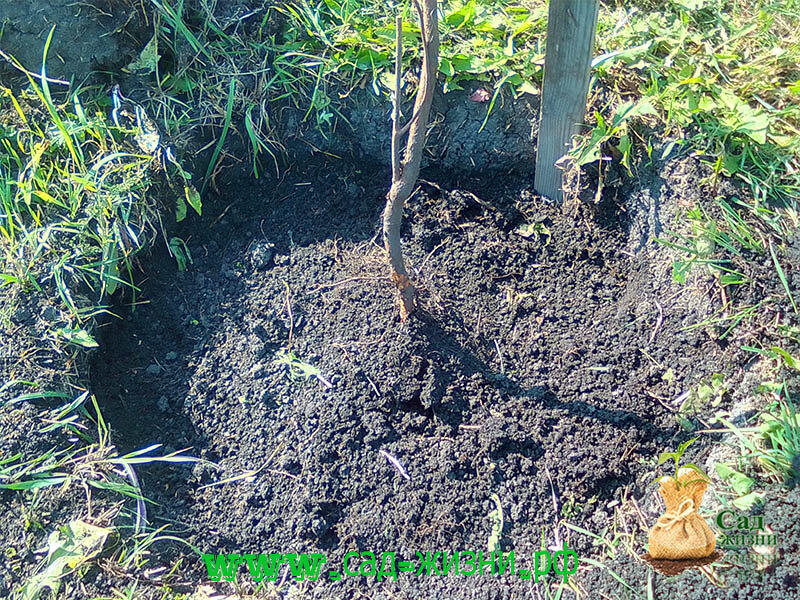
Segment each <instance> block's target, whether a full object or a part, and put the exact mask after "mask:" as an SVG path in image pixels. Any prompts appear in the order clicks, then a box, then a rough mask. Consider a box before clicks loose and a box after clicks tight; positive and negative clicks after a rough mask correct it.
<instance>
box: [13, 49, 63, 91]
mask: <svg viewBox="0 0 800 600" xmlns="http://www.w3.org/2000/svg"><path fill="white" fill-rule="evenodd" d="M0 58H2V59H3V60H5V61H6V62H7V63H8V64H10V65H11V66H12V67H14V68H15V69H16V70H17V71H21V72H22V73H24V74H25V75H27V76H29V77H36V78H37V79H40V80H46V81H47V83H57V84H58V85H65V86H67V87H69V85H70V83H69V81H64V80H63V79H53V78H52V77H43V76H42V75H41V74H40V73H34V72H33V71H28V69H26V68H25V67H23V66H22V65H21V64H20V63H19V61H17V60H16V59H15V58H14V57H13V56H9V55H8V54H6V53H5V52H3V51H2V50H0Z"/></svg>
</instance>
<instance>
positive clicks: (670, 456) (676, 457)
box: [654, 438, 710, 489]
mask: <svg viewBox="0 0 800 600" xmlns="http://www.w3.org/2000/svg"><path fill="white" fill-rule="evenodd" d="M696 441H697V438H692V439H691V440H687V441H685V442H683V443H681V444H680V445H679V446H678V449H677V450H676V451H675V452H662V453H661V454H659V455H658V466H661V465H663V464H664V463H665V462H667V461H669V460H672V461H674V463H675V473H674V474H673V475H671V477H672V478H673V479H674V480H675V483H676V485H677V487H678V489H680V488H681V487H685V486H687V485H689V484H691V483H694V482H696V481H705V482H708V481H710V480H709V478H708V475H706V474H705V471H703V469H701V468H700V467H698V466H697V465H696V464H694V463H683V465H681V464H680V460H681V457H682V456H683V454H684V452H686V449H687V448H688V447H689V446H691V445H692V444H693V443H694V442H696ZM681 468H688V469H692V470H693V471H695V472H696V473H698V474H699V475H700V476H701V477H699V478H698V479H692V480H690V481H686V482H685V483H683V484H681V482H680V480H679V479H678V472H679V471H680V469H681ZM660 480H661V477H659V478H658V479H656V480H655V481H654V483H657V482H658V481H660Z"/></svg>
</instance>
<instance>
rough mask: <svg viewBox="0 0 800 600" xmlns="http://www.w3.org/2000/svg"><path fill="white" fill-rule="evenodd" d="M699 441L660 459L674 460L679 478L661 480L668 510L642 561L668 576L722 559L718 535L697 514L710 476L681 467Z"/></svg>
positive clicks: (660, 461) (694, 468)
mask: <svg viewBox="0 0 800 600" xmlns="http://www.w3.org/2000/svg"><path fill="white" fill-rule="evenodd" d="M696 439H697V438H694V439H692V440H689V441H688V442H684V443H682V444H681V445H680V446H678V450H677V451H675V452H662V453H661V454H660V455H659V457H658V464H659V465H662V464H664V463H665V462H667V461H668V460H673V461H674V462H675V474H674V475H665V476H664V477H661V478H659V479H658V480H657V481H658V484H659V486H658V492H659V493H660V494H661V496H662V497H663V498H664V503H665V504H666V510H665V512H664V514H662V515H661V516H660V517H659V518H658V520H657V521H656V524H655V525H653V527H652V528H651V529H650V533H649V535H648V549H649V552H647V553H646V554H643V555H642V559H643V560H644V561H646V562H647V563H648V564H650V566H652V567H653V568H654V569H656V570H657V571H659V572H661V573H663V574H665V575H678V574H679V573H682V572H683V571H685V570H686V569H690V568H692V567H702V566H705V565H708V564H710V563H712V562H715V561H716V560H718V559H720V558H721V557H722V552H720V551H719V550H716V543H717V541H716V537H715V536H714V533H713V532H712V531H711V528H710V527H709V526H708V523H706V521H705V519H703V517H701V516H700V514H699V513H698V512H697V511H698V509H699V508H700V505H701V504H702V503H703V494H705V493H706V489H707V488H708V484H709V483H710V480H709V478H708V475H706V474H705V473H704V472H703V470H702V469H701V468H700V467H698V466H697V465H695V464H692V463H685V464H684V465H683V466H682V467H681V466H680V464H679V463H680V459H681V456H683V453H684V452H685V451H686V448H688V447H689V445H690V444H691V443H692V442H694V441H695V440H696Z"/></svg>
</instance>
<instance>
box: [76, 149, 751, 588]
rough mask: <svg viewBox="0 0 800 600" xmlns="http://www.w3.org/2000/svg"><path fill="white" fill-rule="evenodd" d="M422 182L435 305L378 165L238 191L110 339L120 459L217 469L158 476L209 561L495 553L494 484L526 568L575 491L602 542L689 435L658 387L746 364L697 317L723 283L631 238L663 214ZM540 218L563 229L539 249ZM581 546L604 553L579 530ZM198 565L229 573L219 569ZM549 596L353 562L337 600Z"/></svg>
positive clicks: (670, 195)
mask: <svg viewBox="0 0 800 600" xmlns="http://www.w3.org/2000/svg"><path fill="white" fill-rule="evenodd" d="M689 166H691V164H690V165H689ZM670 169H672V170H670ZM674 170H675V169H674V165H671V167H670V168H667V169H666V170H665V171H664V173H666V176H667V177H669V176H670V173H671V172H672V171H674ZM683 170H685V167H684V169H683ZM426 177H427V178H429V179H431V180H433V181H438V182H439V184H425V183H424V184H422V186H421V191H420V192H419V193H418V194H417V195H416V196H414V198H413V199H412V201H411V202H410V206H409V207H408V211H407V215H408V218H407V221H406V231H405V243H406V248H407V253H408V259H409V262H410V263H411V265H412V266H413V268H414V272H415V273H416V281H417V282H418V283H419V284H420V286H421V288H422V302H423V309H422V310H421V311H420V313H419V315H418V316H417V317H416V318H412V319H410V320H409V321H407V322H405V323H401V322H399V320H398V316H397V314H398V311H397V307H396V306H395V301H394V295H393V291H392V289H391V286H390V284H389V282H388V279H387V277H386V264H385V259H384V255H383V251H382V249H381V248H380V247H379V246H378V245H377V243H376V241H377V224H378V221H379V215H380V212H381V209H382V204H383V197H384V194H385V190H386V184H387V182H388V178H389V174H388V173H387V172H385V171H384V170H382V169H377V170H372V169H369V168H362V170H360V171H359V170H358V169H356V167H354V166H352V165H350V164H348V163H345V162H342V161H328V162H318V163H315V164H313V165H310V166H308V167H307V168H306V169H304V170H300V171H296V172H291V173H288V174H285V177H284V178H283V180H282V181H281V182H280V183H278V184H277V185H276V186H269V187H264V188H259V187H256V186H254V185H253V186H252V187H244V186H242V185H240V184H239V185H236V186H235V188H232V192H231V195H230V196H226V197H224V198H222V199H220V202H219V205H220V206H226V205H230V209H229V210H227V211H226V213H225V216H224V217H223V218H222V219H221V220H218V222H216V223H215V224H214V225H213V226H212V227H211V230H210V236H211V239H198V240H195V241H190V248H191V252H192V257H193V259H194V264H193V266H192V268H191V269H190V270H189V272H185V273H180V272H177V270H176V268H175V266H174V264H173V263H172V262H165V261H156V269H155V271H154V272H153V275H152V279H150V280H149V281H147V282H145V283H144V288H145V290H146V299H145V302H143V303H142V304H140V305H139V307H138V308H137V310H136V312H135V313H134V314H132V315H130V316H129V317H128V318H127V319H125V321H124V322H122V323H119V324H112V325H110V326H108V327H107V328H106V331H105V335H103V336H102V340H103V343H102V346H103V348H104V351H103V352H102V354H99V355H98V356H97V360H95V363H94V370H93V386H92V387H93V390H94V392H95V393H96V394H97V395H98V397H99V399H100V402H101V406H102V409H103V411H104V416H105V418H106V420H107V421H108V422H109V423H110V425H111V427H112V429H113V430H114V432H115V440H116V442H117V444H118V445H119V446H120V447H121V449H122V450H123V451H127V450H133V449H136V448H139V447H142V446H145V445H149V444H151V443H155V442H162V443H165V444H167V445H168V448H167V449H168V450H172V449H181V448H186V447H191V448H192V451H191V452H192V453H193V454H195V455H197V456H199V457H202V458H203V459H205V460H207V461H211V462H213V463H215V465H217V466H216V467H214V466H210V465H206V464H202V465H196V466H194V467H193V468H192V467H191V466H188V467H182V466H174V465H173V466H170V467H169V468H163V467H152V466H143V467H141V468H140V469H139V475H140V478H141V480H142V482H143V486H144V490H145V493H146V495H147V496H148V497H150V498H152V499H154V500H155V501H156V502H158V506H157V507H154V508H152V509H151V511H150V517H151V519H152V521H153V523H154V524H156V525H160V524H162V523H165V522H167V523H171V524H173V526H175V527H177V528H178V529H179V530H181V531H182V535H183V536H185V537H187V539H189V540H190V541H191V542H192V543H193V544H195V545H196V546H198V547H199V548H200V549H201V550H202V551H203V552H209V553H211V552H283V553H288V552H312V551H320V552H324V553H326V555H327V558H328V565H329V566H330V567H331V568H337V567H338V565H341V561H342V558H343V556H344V554H345V553H346V552H348V551H353V550H358V551H373V552H376V554H377V553H380V552H383V551H390V552H397V555H398V557H402V558H413V556H414V553H415V552H416V551H417V550H419V551H422V552H426V551H428V552H432V551H439V550H475V551H477V550H483V549H485V548H486V546H487V541H488V537H489V535H490V532H491V522H490V520H489V513H490V512H491V511H492V510H493V508H494V505H493V502H492V500H491V495H492V494H497V495H498V496H499V498H500V501H501V504H502V507H503V511H504V514H505V527H504V529H503V533H502V540H501V543H502V547H503V548H504V549H505V550H512V549H513V550H514V551H515V553H516V556H517V561H519V562H521V563H523V564H527V561H529V560H530V558H531V557H532V553H533V552H534V551H535V550H536V549H538V548H539V546H540V544H541V538H542V532H543V531H544V535H545V537H546V538H547V540H548V543H550V544H552V543H553V542H554V540H555V536H556V535H560V536H562V537H563V536H565V535H566V534H567V530H566V529H565V528H563V527H561V528H558V533H557V531H556V529H557V528H556V523H557V522H558V520H559V517H560V515H559V514H558V512H557V511H556V510H555V509H554V506H553V504H554V497H555V502H556V503H557V505H558V506H559V511H560V507H562V506H565V505H570V506H573V505H574V506H577V507H579V509H578V510H577V511H573V512H574V513H577V514H575V515H574V517H573V518H572V519H570V520H571V522H573V523H575V524H577V525H580V526H583V527H585V528H588V529H589V530H592V531H594V530H599V529H600V528H602V527H603V526H605V525H606V524H607V522H608V518H609V513H610V511H611V509H608V508H607V505H608V503H609V502H611V501H613V500H615V499H619V498H620V496H621V494H622V492H623V490H627V491H629V492H632V493H633V494H634V495H639V496H641V495H642V494H643V491H642V490H641V489H640V487H639V486H640V483H639V482H640V480H641V476H642V475H643V474H644V473H647V472H649V471H651V470H652V466H647V465H645V464H642V462H643V461H648V463H649V464H650V465H652V463H650V462H649V461H651V460H652V458H653V457H654V456H655V455H656V454H657V453H658V452H659V451H661V450H663V449H666V448H672V447H674V446H675V445H676V443H677V441H678V440H679V439H683V437H685V435H683V434H682V433H681V432H680V430H679V429H678V428H677V426H676V424H675V420H674V418H673V415H672V413H671V412H670V411H668V410H667V409H665V408H664V407H663V406H662V405H661V404H659V403H658V402H656V401H655V400H654V399H653V398H652V397H651V394H655V395H657V396H660V397H663V396H666V397H670V396H673V395H676V394H674V392H675V390H678V389H685V388H687V387H689V386H690V385H692V384H693V383H694V382H696V381H697V380H698V379H699V378H700V377H703V376H707V375H709V374H711V373H712V372H714V371H715V370H717V369H718V368H719V364H720V363H725V364H731V363H732V364H733V365H736V364H737V363H741V361H742V360H743V357H741V356H739V355H738V354H737V353H736V352H733V351H729V350H726V349H724V348H723V347H722V346H721V345H720V344H719V343H717V342H715V341H714V340H713V338H712V336H709V335H707V334H706V333H705V332H704V331H702V330H697V329H696V330H691V331H685V330H684V327H685V326H686V325H689V324H691V323H694V322H696V321H697V320H698V319H699V318H700V317H701V315H702V314H704V313H705V312H706V311H707V310H708V308H707V306H706V304H707V300H706V298H705V297H704V296H703V295H702V293H700V292H698V291H697V290H695V289H692V288H690V287H687V286H684V287H680V286H677V285H670V284H669V283H668V282H669V270H668V269H669V262H668V261H666V262H665V263H664V264H663V265H661V266H659V265H658V264H657V263H655V262H654V261H653V260H651V258H650V257H649V256H648V253H647V252H646V251H645V248H647V247H648V246H645V247H641V252H639V253H638V254H637V253H634V252H631V251H630V250H628V248H630V247H632V246H640V239H639V238H640V236H641V230H642V229H643V228H646V227H647V225H646V224H647V218H642V219H639V218H636V219H633V218H632V213H630V214H629V213H625V212H623V211H622V210H621V207H620V206H617V205H615V204H614V203H608V204H606V205H603V206H600V207H596V208H595V209H594V210H592V211H590V210H588V209H584V208H582V207H581V208H575V209H574V210H573V211H570V212H563V211H562V210H560V209H557V208H555V207H553V206H551V205H549V204H547V203H546V202H545V201H544V200H542V199H541V198H539V197H537V196H536V195H535V194H534V193H533V192H532V191H531V189H530V180H529V179H528V178H521V179H517V178H514V177H512V176H507V177H496V178H490V179H483V180H480V179H478V180H464V181H449V180H448V179H447V177H446V176H445V175H444V174H442V173H436V172H432V173H428V174H427V175H426ZM681 179H683V178H681ZM659 181H661V182H662V183H663V181H664V180H663V179H659ZM668 183H669V184H670V185H671V186H672V187H669V186H666V187H665V186H664V185H661V186H660V187H658V190H656V189H654V190H653V194H656V193H657V194H659V195H660V197H661V198H662V200H664V206H667V205H671V204H674V202H672V201H673V200H674V199H675V198H676V197H677V196H678V195H681V194H684V193H688V192H686V190H681V189H680V186H679V183H678V182H677V178H676V179H675V180H673V181H669V182H668ZM666 214H668V211H664V212H663V213H662V218H664V216H663V215H666ZM526 223H540V224H542V225H543V226H544V227H546V230H547V231H548V232H549V234H547V233H544V231H545V230H542V233H541V234H540V235H539V236H538V237H537V236H533V237H531V238H525V237H523V236H522V235H520V233H519V232H518V228H519V227H520V226H521V225H524V224H526ZM631 236H633V237H634V238H635V239H634V240H632V239H631ZM273 246H274V247H273ZM273 254H274V255H273ZM287 347H290V348H291V350H292V351H293V352H295V353H296V355H297V356H298V357H300V358H301V359H303V360H305V361H308V362H310V363H313V364H314V365H315V366H317V367H319V368H320V369H321V372H322V374H323V376H324V377H325V378H326V379H327V380H328V381H330V382H331V383H332V384H333V385H332V387H331V388H328V387H326V385H324V384H323V383H322V382H320V381H318V380H316V379H314V378H312V379H311V380H309V381H307V382H299V381H293V380H291V379H290V378H289V377H288V376H287V373H286V371H285V368H284V367H283V366H281V365H279V364H277V363H276V362H275V355H276V352H277V351H279V350H280V349H282V348H287ZM668 368H671V369H673V371H674V373H675V375H676V380H675V382H674V383H673V384H672V385H670V384H668V383H667V382H665V381H664V380H663V378H662V376H663V374H664V372H665V371H666V369H668ZM381 450H383V451H386V452H388V453H389V454H391V455H392V456H394V457H396V458H397V459H398V460H399V461H400V462H401V463H402V464H403V465H404V467H405V470H406V471H407V472H408V475H409V477H410V479H409V480H405V479H404V478H403V477H402V476H401V475H400V474H399V473H398V471H397V470H396V469H395V468H394V467H393V466H392V465H391V464H390V463H389V461H388V460H387V459H386V458H385V457H384V455H382V454H381V453H380V451H381ZM248 471H257V473H256V474H255V475H253V476H252V477H251V478H249V479H248V480H238V481H235V482H231V483H226V484H221V485H215V486H210V487H203V486H207V485H208V484H213V483H214V482H217V481H219V480H222V479H226V478H230V477H235V476H237V475H242V474H244V473H245V472H248ZM607 511H609V512H607ZM570 547H572V548H574V549H575V550H576V551H577V552H578V553H579V555H581V556H589V555H591V554H592V552H593V547H592V545H591V540H590V539H588V538H586V537H583V536H575V535H572V536H571V537H570ZM187 564H188V567H189V572H188V574H189V575H190V576H192V577H196V578H198V579H207V575H206V574H205V568H204V567H203V565H202V564H201V561H200V560H199V559H197V558H196V557H192V558H190V559H189V562H188V563H187ZM531 585H533V584H532V583H531V582H528V581H522V580H521V579H518V578H517V577H513V578H506V579H503V580H502V581H501V580H499V579H498V578H496V577H488V576H484V577H474V578H471V579H470V580H469V585H468V586H466V587H465V585H464V581H462V580H461V579H460V578H456V579H452V578H448V579H440V578H439V579H437V578H420V577H411V576H408V575H401V576H400V578H399V579H398V581H397V582H391V581H390V582H389V583H387V582H386V581H384V582H383V583H382V584H380V585H379V586H377V587H376V583H375V581H374V580H367V579H365V578H349V577H348V578H345V579H343V580H342V581H341V582H338V583H335V584H334V583H330V582H318V583H317V584H316V587H315V590H316V592H315V594H316V595H318V596H319V597H331V596H337V597H353V594H354V593H355V590H356V589H357V590H359V591H360V592H362V593H363V594H365V595H366V596H368V597H372V596H374V595H375V594H378V596H380V594H387V593H390V591H392V590H393V592H392V593H400V594H401V596H398V597H420V598H422V597H431V594H434V593H436V594H438V595H439V596H440V597H441V594H446V595H447V597H453V598H456V597H457V598H462V597H463V598H466V597H511V596H510V595H511V594H512V591H513V590H517V591H519V592H520V593H523V592H524V591H525V590H528V588H529V586H531ZM607 589H610V590H613V589H615V588H614V587H613V586H612V587H609V588H607ZM378 590H382V591H380V592H379V591H378ZM445 590H446V592H445ZM316 595H315V596H314V597H316Z"/></svg>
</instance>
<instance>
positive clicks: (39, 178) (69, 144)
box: [0, 81, 158, 323]
mask: <svg viewBox="0 0 800 600" xmlns="http://www.w3.org/2000/svg"><path fill="white" fill-rule="evenodd" d="M46 89H47V86H44V87H43V88H42V87H39V85H38V84H37V83H36V82H34V81H31V82H30V88H29V91H23V92H22V93H21V94H18V95H15V94H14V93H13V92H12V91H11V90H9V89H8V88H1V89H0V93H1V94H2V99H1V100H0V111H2V115H3V117H2V122H1V123H0V208H1V210H2V212H0V278H2V284H3V285H16V286H19V288H20V289H22V290H23V291H30V290H34V289H35V290H41V289H42V285H43V284H44V283H45V282H49V283H52V284H54V286H55V289H56V290H57V293H58V295H59V297H60V299H61V300H62V302H63V304H64V306H65V307H66V308H67V309H68V310H69V312H70V313H71V315H72V317H73V318H74V320H75V322H77V323H81V322H83V321H85V320H86V319H87V318H88V317H91V316H93V315H95V314H96V313H97V312H98V311H99V310H101V306H102V305H103V303H104V302H105V299H106V298H107V296H108V295H109V294H112V293H113V292H114V291H115V290H116V289H117V288H118V287H119V286H128V287H133V285H134V284H133V280H132V271H133V263H132V261H133V258H134V256H135V255H136V253H137V252H139V251H140V250H141V249H142V248H143V247H144V246H145V245H146V244H148V242H149V241H151V240H152V239H153V237H154V236H155V234H156V231H157V230H156V224H157V223H158V214H157V212H156V207H155V201H154V199H151V198H148V196H147V193H148V190H149V188H150V186H151V184H152V174H151V168H152V158H151V157H150V156H148V155H143V154H141V152H139V151H137V150H135V149H134V148H133V147H132V146H131V145H130V144H126V143H125V141H124V138H125V136H126V132H124V131H121V130H119V129H118V128H117V127H115V126H113V125H112V124H110V123H109V121H108V119H107V118H106V116H105V115H104V114H103V113H102V112H100V110H99V109H98V108H97V103H96V102H93V103H92V104H93V105H94V109H93V110H89V109H87V108H85V107H84V103H83V99H82V94H81V93H80V92H78V91H76V92H73V93H71V94H70V96H69V98H68V99H67V100H66V101H65V102H64V103H62V104H59V105H56V104H55V103H54V101H53V99H52V97H51V95H50V93H49V92H45V91H44V90H46Z"/></svg>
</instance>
